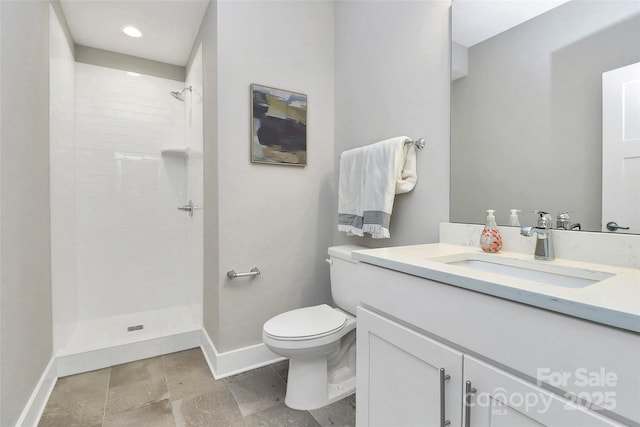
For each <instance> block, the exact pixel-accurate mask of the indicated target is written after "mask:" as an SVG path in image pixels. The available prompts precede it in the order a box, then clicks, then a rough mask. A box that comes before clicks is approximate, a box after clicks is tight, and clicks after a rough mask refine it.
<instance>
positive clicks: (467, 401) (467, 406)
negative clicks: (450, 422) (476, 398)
mask: <svg viewBox="0 0 640 427" xmlns="http://www.w3.org/2000/svg"><path fill="white" fill-rule="evenodd" d="M476 391H477V390H476V389H475V388H473V387H471V381H467V382H465V384H464V427H471V395H472V394H473V393H475V392H476Z"/></svg>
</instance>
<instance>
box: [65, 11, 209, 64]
mask: <svg viewBox="0 0 640 427" xmlns="http://www.w3.org/2000/svg"><path fill="white" fill-rule="evenodd" d="M61 4H62V9H63V11H64V15H65V17H66V19H67V23H68V24H69V29H70V31H71V35H72V37H73V40H74V42H75V43H76V44H79V45H83V46H89V47H93V48H98V49H104V50H109V51H112V52H118V53H124V54H126V55H133V56H137V57H140V58H146V59H152V60H154V61H160V62H165V63H167V64H174V65H180V66H184V65H186V63H187V60H188V59H189V54H190V53H191V48H192V47H193V43H194V41H195V38H196V36H197V35H198V29H199V28H200V24H201V23H202V18H203V16H204V13H205V11H206V9H207V5H208V4H209V1H208V0H115V1H114V0H110V1H102V0H61ZM126 26H134V27H136V28H138V29H139V30H140V31H142V37H140V38H132V37H129V36H127V35H125V34H124V33H123V32H122V28H124V27H126Z"/></svg>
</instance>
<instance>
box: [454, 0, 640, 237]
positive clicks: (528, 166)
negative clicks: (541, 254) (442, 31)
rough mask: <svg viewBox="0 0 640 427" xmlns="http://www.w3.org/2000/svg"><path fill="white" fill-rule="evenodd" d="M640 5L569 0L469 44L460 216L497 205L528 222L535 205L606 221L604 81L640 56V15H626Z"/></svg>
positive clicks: (460, 130)
mask: <svg viewBox="0 0 640 427" xmlns="http://www.w3.org/2000/svg"><path fill="white" fill-rule="evenodd" d="M454 7H455V6H454ZM634 9H635V10H638V2H637V1H636V2H628V1H627V2H624V1H616V2H607V1H579V2H569V3H566V4H564V5H562V6H561V7H559V8H557V9H554V10H553V11H551V12H549V13H547V14H545V15H541V16H539V17H538V18H535V19H533V20H531V21H528V22H526V23H524V24H522V25H520V26H518V27H516V28H514V29H512V30H509V31H506V32H504V33H502V34H500V35H498V36H496V37H493V38H491V39H489V40H487V41H485V42H483V43H480V44H478V45H476V46H474V47H472V48H470V49H469V64H468V67H469V69H468V73H469V74H468V76H467V77H464V78H461V79H458V80H456V81H455V82H453V84H452V98H451V99H452V101H451V102H452V113H451V129H452V130H451V157H452V163H451V221H454V222H475V223H477V222H484V218H485V213H484V212H485V210H486V209H496V218H497V221H498V224H506V223H507V220H508V215H509V209H522V210H523V213H522V214H521V218H520V222H521V223H522V224H523V225H525V224H531V223H533V222H534V220H535V215H533V214H531V213H530V211H531V210H533V209H542V210H548V211H550V212H551V213H552V214H553V216H554V217H555V213H556V212H557V211H560V210H564V209H571V210H573V212H572V214H571V215H572V219H573V220H575V221H578V222H580V223H581V224H582V225H583V229H584V228H586V229H590V230H600V229H601V228H600V216H601V185H602V178H601V173H602V172H601V163H602V143H601V141H602V84H601V79H602V73H603V72H604V71H608V70H611V69H615V68H619V67H622V66H624V65H628V64H631V63H634V62H638V61H640V43H639V42H638V40H640V14H636V16H635V17H634V18H632V19H629V18H626V19H625V18H621V16H622V14H623V12H625V11H628V10H634ZM614 22H615V23H617V25H613V24H612V23H614ZM454 25H455V23H454ZM594 29H597V30H595V31H594Z"/></svg>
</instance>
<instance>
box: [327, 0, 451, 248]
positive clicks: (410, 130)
mask: <svg viewBox="0 0 640 427" xmlns="http://www.w3.org/2000/svg"><path fill="white" fill-rule="evenodd" d="M450 4H451V2H450V1H339V2H337V3H336V71H335V73H336V89H335V94H336V95H335V98H336V99H335V117H336V119H335V120H336V121H335V123H336V131H335V154H336V155H335V158H334V168H335V182H336V183H337V179H338V169H339V167H338V166H339V159H338V156H339V154H340V153H341V152H342V151H345V150H348V149H351V148H355V147H359V146H362V145H366V144H370V143H372V142H376V141H379V140H382V139H386V138H390V137H393V136H398V135H408V136H410V137H413V138H425V140H426V142H427V146H426V147H425V148H424V149H423V150H420V151H418V159H417V168H418V183H417V185H416V187H415V189H414V190H413V191H412V192H410V193H407V194H403V195H400V196H398V197H396V199H395V204H394V208H393V214H392V215H391V225H390V234H391V239H379V240H374V239H371V238H356V237H353V238H348V237H346V235H344V233H338V232H337V214H335V210H334V212H333V213H332V216H333V219H334V225H333V230H334V231H333V232H334V242H335V243H347V242H348V243H354V244H360V245H367V246H392V245H406V244H414V243H431V242H437V241H438V223H439V222H441V221H447V220H448V219H449V209H448V203H449V87H450V84H449V83H450V81H449V63H450V42H449V8H450ZM334 186H337V185H336V184H335V183H334ZM336 197H337V196H336ZM336 201H337V199H336Z"/></svg>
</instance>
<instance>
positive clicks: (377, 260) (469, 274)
mask: <svg viewBox="0 0 640 427" xmlns="http://www.w3.org/2000/svg"><path fill="white" fill-rule="evenodd" d="M462 254H482V255H481V256H486V255H485V254H484V253H483V252H482V251H481V250H480V249H478V248H473V247H469V246H461V245H452V244H446V243H432V244H425V245H412V246H396V247H389V248H379V249H367V250H361V251H356V252H354V253H353V254H352V257H353V258H354V259H356V260H359V261H362V262H365V263H368V264H373V265H376V266H379V267H384V268H388V269H391V270H395V271H399V272H402V273H407V274H411V275H414V276H418V277H422V278H425V279H430V280H434V281H437V282H442V283H446V284H449V285H452V286H457V287H460V288H464V289H469V290H472V291H476V292H482V293H484V294H488V295H493V296H496V297H500V298H504V299H508V300H512V301H516V302H520V303H524V304H528V305H532V306H535V307H539V308H543V309H547V310H552V311H555V312H559V313H563V314H566V315H570V316H575V317H578V318H582V319H586V320H590V321H593V322H598V323H602V324H606V325H610V326H614V327H617V328H622V329H627V330H631V331H635V332H640V270H638V269H633V268H624V267H617V266H611V265H603V264H594V263H586V262H580V261H571V260H565V259H555V260H553V261H538V260H534V259H533V255H529V254H522V253H516V252H504V251H503V252H500V253H498V254H490V256H491V257H495V258H496V260H497V261H498V262H507V263H509V262H515V263H518V262H523V261H526V262H527V263H529V262H533V263H536V264H537V265H536V267H539V268H540V269H541V270H545V269H546V270H549V269H554V268H564V267H566V268H573V269H582V270H586V271H590V272H592V271H597V272H602V273H605V274H606V275H610V277H608V278H606V279H604V280H600V281H598V282H595V283H593V284H590V285H588V286H585V287H582V288H569V287H563V286H557V285H549V284H544V283H540V282H537V281H533V280H525V279H520V278H514V277H509V276H505V275H502V274H497V273H491V272H485V271H478V270H475V269H472V268H469V267H465V266H459V265H452V264H447V263H446V262H448V261H447V259H449V260H450V259H454V258H455V256H460V255H462ZM472 256H473V255H472ZM443 261H444V262H443ZM538 263H539V264H538Z"/></svg>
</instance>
